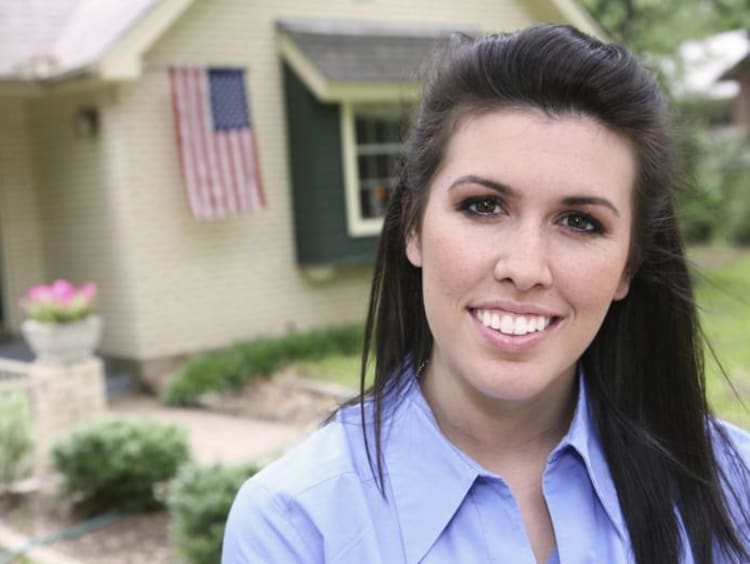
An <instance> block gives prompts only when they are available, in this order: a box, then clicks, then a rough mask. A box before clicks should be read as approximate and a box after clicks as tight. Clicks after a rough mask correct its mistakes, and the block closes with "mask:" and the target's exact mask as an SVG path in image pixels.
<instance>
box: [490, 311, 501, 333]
mask: <svg viewBox="0 0 750 564" xmlns="http://www.w3.org/2000/svg"><path fill="white" fill-rule="evenodd" d="M490 327H492V328H493V329H500V316H499V315H498V314H497V313H493V314H492V318H491V319H490Z"/></svg>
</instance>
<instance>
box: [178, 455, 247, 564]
mask: <svg viewBox="0 0 750 564" xmlns="http://www.w3.org/2000/svg"><path fill="white" fill-rule="evenodd" d="M256 471H257V469H256V468H255V467H253V466H248V467H234V468H225V467H221V466H215V467H213V468H200V467H198V466H196V465H193V464H186V465H185V466H183V467H182V468H181V469H180V471H179V473H178V475H177V478H175V480H174V481H173V482H172V484H171V485H170V488H169V493H168V495H167V507H168V509H169V515H170V518H171V525H170V533H171V537H172V543H173V545H174V546H175V547H176V549H177V551H178V552H179V553H180V555H181V556H182V557H184V558H185V560H186V561H187V562H190V563H191V564H204V563H205V564H214V563H216V562H219V561H220V560H221V542H222V539H223V537H224V526H225V523H226V520H227V515H228V514H229V508H230V507H231V505H232V500H234V496H235V495H236V494H237V490H238V489H239V488H240V486H241V485H242V483H243V482H244V481H245V480H246V479H247V478H249V477H250V476H252V475H253V474H254V473H255V472H256Z"/></svg>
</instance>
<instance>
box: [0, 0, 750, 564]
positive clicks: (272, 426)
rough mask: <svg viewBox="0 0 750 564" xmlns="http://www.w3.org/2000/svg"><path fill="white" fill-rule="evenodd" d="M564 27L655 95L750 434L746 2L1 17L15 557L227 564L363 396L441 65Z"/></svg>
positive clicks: (286, 2)
mask: <svg viewBox="0 0 750 564" xmlns="http://www.w3.org/2000/svg"><path fill="white" fill-rule="evenodd" d="M546 21H556V22H563V23H568V24H572V25H575V26H577V27H579V28H581V29H582V30H584V31H586V32H588V33H590V34H593V35H595V36H598V37H601V38H603V39H606V40H611V41H615V42H621V43H624V44H625V45H627V46H628V47H629V48H630V49H632V50H633V51H635V52H636V53H637V54H638V55H639V57H641V59H642V60H643V61H644V62H645V63H646V64H647V65H648V66H649V67H650V68H651V69H653V71H654V72H655V73H656V74H657V76H658V78H659V81H660V83H661V84H662V86H663V88H664V91H665V93H666V95H667V97H668V98H669V100H670V102H671V104H672V106H673V108H674V110H675V121H676V125H677V127H676V132H675V133H676V135H677V136H678V138H679V145H680V158H681V159H682V162H683V164H684V169H685V176H684V178H683V179H682V182H681V189H680V192H679V194H678V203H679V211H680V221H681V223H682V225H683V228H684V233H685V236H686V239H687V244H688V254H689V257H690V259H691V265H692V272H693V276H694V280H695V283H696V290H697V299H698V303H699V306H700V310H701V319H702V323H703V328H704V332H705V334H706V337H707V338H708V342H709V343H710V345H711V346H710V347H709V349H707V354H708V358H709V361H708V365H707V378H708V390H709V395H710V400H711V404H712V406H713V407H714V409H715V411H716V412H717V413H718V414H719V415H720V416H722V417H724V418H727V419H729V420H730V421H733V422H734V423H737V424H739V425H742V426H745V427H748V428H750V416H749V415H748V411H747V409H746V408H745V407H744V406H743V403H742V400H743V399H744V400H747V398H748V397H750V346H749V345H748V340H749V339H748V327H750V298H748V288H750V247H749V245H750V35H748V29H750V2H748V0H580V1H578V2H576V1H574V0H466V1H464V2H449V1H445V0H439V1H435V0H413V1H411V2H403V1H401V0H327V1H320V2H309V1H308V0H281V1H277V2H273V3H270V2H259V1H255V0H248V1H242V2H240V1H238V0H210V1H209V0H129V1H128V2H120V1H117V0H54V1H53V0H0V500H5V501H2V502H1V503H3V504H5V505H2V506H1V507H0V509H2V510H4V509H7V510H8V513H6V515H7V519H5V518H4V520H0V551H1V550H2V547H5V548H6V549H8V550H9V552H8V553H7V554H8V555H9V556H7V557H5V558H8V559H6V560H3V558H4V557H3V556H2V553H1V552H0V562H6V561H11V560H12V559H20V558H22V556H21V555H22V554H24V555H26V556H23V557H24V558H31V561H37V560H38V561H40V562H42V561H45V560H44V553H42V555H41V556H40V555H39V551H38V550H37V549H32V545H53V546H54V547H56V549H58V550H59V551H61V552H62V554H64V555H66V556H67V557H68V558H70V559H72V560H71V561H78V562H98V561H100V560H101V561H102V562H105V561H106V562H170V561H183V560H184V561H187V562H215V561H216V559H217V557H218V556H217V554H218V553H217V551H218V550H219V548H218V547H219V543H220V536H221V531H222V530H223V529H222V527H223V520H224V519H225V516H226V511H227V509H228V504H229V503H230V502H231V498H232V496H233V494H234V491H236V488H237V487H238V485H239V483H241V481H242V480H243V479H244V478H245V477H247V476H248V475H249V474H250V473H252V472H254V471H255V469H257V467H258V466H259V465H260V464H262V463H263V462H264V461H266V460H268V459H270V458H272V457H273V456H276V455H278V454H279V453H280V452H283V450H284V449H285V448H287V447H288V446H289V445H290V444H293V443H294V442H296V441H297V440H299V438H300V437H301V436H304V434H305V433H306V432H308V431H309V430H310V429H311V428H314V427H315V426H316V425H317V424H319V423H320V421H322V420H323V419H324V418H325V416H326V415H327V414H328V413H329V412H330V410H331V409H333V407H334V406H335V405H336V404H337V403H338V402H340V401H343V400H345V399H346V398H348V397H351V395H352V394H353V393H354V391H355V390H356V389H357V388H358V386H359V350H360V346H361V342H362V323H363V321H364V317H365V313H366V304H367V300H368V297H369V283H370V276H371V274H372V266H373V261H374V254H375V247H376V243H377V235H378V232H379V229H380V226H381V224H382V216H383V213H384V210H385V207H386V205H387V203H388V199H389V195H390V193H391V191H392V190H393V187H394V183H395V181H396V167H397V163H398V159H399V155H400V154H401V151H402V143H403V135H404V131H405V127H406V125H407V124H408V119H409V111H410V109H411V108H413V106H414V104H415V103H416V102H417V101H418V97H419V85H418V82H417V79H416V77H417V72H418V69H419V67H420V65H421V64H422V63H423V61H424V60H425V59H426V58H427V57H428V56H429V54H430V53H431V52H432V51H433V50H434V49H435V48H436V47H437V46H439V45H440V44H441V43H443V42H445V41H447V40H448V38H449V37H450V36H451V34H453V33H455V32H457V31H458V32H463V33H468V34H480V33H485V32H494V31H510V30H514V29H518V28H521V27H524V26H528V25H532V24H535V23H540V22H546ZM56 280H59V281H61V282H59V283H57V284H52V283H53V282H54V281H56ZM62 281H65V282H62ZM40 304H41V305H40ZM73 333H75V334H76V335H77V336H75V337H73V336H71V335H72V334H73ZM82 335H83V336H82ZM81 339H82V340H83V341H85V342H88V343H89V346H88V349H86V348H85V347H84V348H83V349H76V351H73V352H71V351H69V350H62V351H61V350H57V349H55V350H50V349H49V348H46V349H45V348H44V347H49V346H51V345H50V343H52V344H55V343H57V344H55V345H54V346H58V344H59V343H61V342H63V341H65V342H68V341H71V340H73V341H76V342H79V341H81ZM87 339H88V341H87ZM79 344H80V343H79ZM53 348H54V347H53ZM713 352H715V353H716V354H715V356H714V354H713ZM59 354H62V355H63V356H62V357H59V356H58V357H55V356H54V355H59ZM92 354H93V356H92ZM48 355H53V356H48ZM60 358H63V360H62V361H61V360H60ZM715 358H718V359H719V361H720V362H717V361H716V360H715ZM45 359H46V360H45ZM50 359H52V360H50ZM55 359H57V360H55ZM99 359H101V360H102V361H103V362H100V361H99ZM35 360H36V362H34V361H35ZM42 360H44V362H41V361H42ZM111 416H116V417H117V418H118V419H117V420H118V421H119V423H118V424H116V425H112V424H108V425H104V426H99V427H97V426H94V427H93V428H88V430H87V433H88V434H83V435H73V434H71V433H73V430H74V429H78V428H79V425H81V424H86V425H94V424H96V423H97V422H99V421H102V420H104V419H105V418H109V417H111ZM145 420H148V421H150V422H151V423H150V424H149V425H151V426H148V425H147V426H146V427H137V426H136V427H133V426H132V425H133V424H135V423H141V422H143V421H145ZM164 426H167V427H166V430H165V427H164ZM170 429H171V430H170ZM174 429H177V430H176V431H174V432H173V431H172V430H174ZM92 444H97V445H102V444H104V445H106V448H108V449H112V450H111V451H107V452H108V453H109V454H107V455H104V454H102V452H103V451H97V452H99V454H98V455H92V454H91V452H93V451H92V450H91V448H93V447H91V445H92ZM159 445H161V446H159ZM96 448H104V447H96ZM151 449H155V450H151ZM134 452H135V453H141V454H140V455H137V456H134V457H132V458H128V456H129V455H128V454H123V453H130V454H132V453H134ZM144 452H148V453H151V454H148V455H144V454H142V453H144ZM103 459H107V460H115V461H117V460H119V461H120V465H119V466H117V464H115V465H114V466H113V467H109V466H107V465H104V464H103V463H102V461H103ZM156 461H158V462H156ZM86 464H88V466H86ZM217 464H218V465H221V466H215V465H217ZM84 468H85V470H84ZM105 473H106V474H107V476H108V477H107V476H103V474H105ZM50 476H53V477H54V476H57V480H58V481H59V480H62V483H63V484H64V487H63V488H62V490H59V489H56V488H52V489H51V490H49V488H47V487H46V486H44V485H43V484H45V483H46V482H45V481H44V480H45V479H47V478H49V477H50ZM94 476H95V478H94ZM113 476H114V478H113ZM175 476H177V478H175ZM29 477H31V482H28V481H26V482H24V480H25V479H27V478H29ZM84 478H85V479H84ZM99 479H101V480H103V482H102V483H103V484H105V485H103V486H101V489H96V488H92V487H89V486H86V484H87V483H88V484H95V483H98V482H97V480H99ZM35 480H36V481H35ZM106 480H110V482H107V481H106ZM53 481H54V480H53ZM19 483H20V484H21V485H20V486H19ZM112 483H114V484H115V485H116V486H117V487H110V486H112ZM133 483H138V484H142V483H145V484H147V488H146V489H145V490H138V491H135V493H134V491H133V490H130V489H127V488H124V487H123V484H133ZM40 484H41V485H40ZM166 484H171V485H169V486H167V485H166ZM3 488H5V489H3ZM108 488H109V489H108ZM61 491H62V492H67V493H60V492H61ZM217 491H220V492H223V493H222V494H221V495H215V492H217ZM2 492H6V493H7V492H11V493H13V492H15V493H13V495H11V497H10V498H8V496H6V495H5V494H3V493H2ZM19 492H21V493H19ZM50 492H52V493H50ZM102 492H106V493H102ZM14 496H15V497H14ZM19 496H20V497H19ZM11 498H12V501H8V499H11ZM61 500H67V501H65V502H64V503H63V502H62V501H61ZM133 500H136V501H135V502H133ZM82 501H85V503H83V504H82V503H81V502H82ZM130 502H133V503H130ZM60 508H62V509H60ZM68 509H69V510H70V511H68ZM125 509H127V510H128V511H132V512H135V515H132V514H131V515H129V516H127V517H125V516H123V515H120V514H118V513H116V514H115V516H114V517H113V516H112V515H113V514H110V513H107V512H108V511H115V512H118V511H123V510H125ZM143 509H149V510H150V511H151V512H150V513H142V510H143ZM153 510H156V512H155V513H154V512H153ZM102 515H109V517H108V519H109V520H107V519H105V520H104V521H92V520H93V519H96V518H98V517H101V516H102ZM3 523H6V524H10V525H12V527H10V528H9V529H4V528H3V526H4V525H3ZM76 527H78V528H77V529H76ZM71 530H74V531H75V534H74V533H71ZM8 531H10V532H8ZM13 531H15V533H13ZM60 531H67V533H66V534H63V535H61V534H60ZM207 531H210V532H207ZM16 533H18V535H20V536H16V537H14V536H13V534H16ZM8 535H10V536H8ZM63 538H65V539H68V540H62V539H63ZM19 539H20V540H19ZM33 539H36V540H34V541H33V542H32V540H33ZM40 539H42V540H43V542H41V541H40ZM36 541H40V542H36ZM134 546H135V547H138V549H137V550H136V549H135V548H133V547H134ZM37 548H38V547H37ZM13 551H15V552H13ZM35 551H36V552H35ZM32 553H34V554H35V555H34V556H33V558H32V556H30V554H32ZM58 556H59V555H58Z"/></svg>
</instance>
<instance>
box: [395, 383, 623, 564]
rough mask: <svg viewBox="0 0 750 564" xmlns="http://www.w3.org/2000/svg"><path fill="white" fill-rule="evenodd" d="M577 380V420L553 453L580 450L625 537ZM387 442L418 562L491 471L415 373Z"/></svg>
mask: <svg viewBox="0 0 750 564" xmlns="http://www.w3.org/2000/svg"><path fill="white" fill-rule="evenodd" d="M578 381H579V386H578V390H579V392H578V403H577V405H576V410H575V414H574V416H573V420H572V422H571V425H570V428H569V429H568V432H567V433H566V435H565V436H564V437H563V439H562V440H561V441H560V443H559V444H558V446H557V447H556V448H555V449H554V450H553V452H552V454H551V455H550V458H551V457H553V456H563V455H564V454H565V452H566V450H567V449H566V447H568V446H570V447H571V448H573V449H574V450H575V451H576V452H577V453H578V454H579V455H580V457H581V459H582V461H583V463H584V465H585V468H586V470H587V473H588V476H589V479H590V480H591V483H592V486H593V488H594V491H595V492H596V495H597V497H598V498H599V501H600V503H601V504H602V506H603V508H604V510H605V511H606V513H607V515H608V517H609V519H610V521H611V522H612V524H613V525H614V527H615V529H616V530H617V533H618V535H619V536H620V537H621V538H622V539H623V540H624V539H627V535H626V528H625V525H624V520H623V517H622V513H621V510H620V505H619V501H618V497H617V491H616V490H615V487H614V483H613V482H612V477H611V475H610V473H609V467H608V465H607V461H606V459H605V457H604V452H603V451H602V447H601V443H600V441H599V435H598V432H597V430H596V425H595V423H594V421H593V419H592V417H591V413H590V410H589V405H588V398H587V394H586V386H585V379H584V378H583V375H582V374H580V375H579V378H578ZM383 445H384V461H385V472H386V474H387V475H388V480H389V482H390V489H391V491H390V492H389V495H391V496H392V501H393V503H394V504H395V506H396V508H397V511H398V516H399V517H398V518H399V521H400V525H401V530H402V534H403V541H404V549H405V552H406V561H407V562H418V561H419V560H421V559H422V558H423V557H424V555H425V554H426V553H427V552H428V550H429V549H430V547H431V546H432V545H433V544H434V543H435V541H436V540H437V539H438V537H439V536H440V534H441V533H442V532H443V530H444V529H445V527H446V526H447V525H448V523H449V522H450V520H451V518H452V517H453V515H454V514H455V513H456V511H457V510H458V508H459V507H460V505H461V503H462V502H463V500H464V498H465V497H466V495H467V494H468V492H469V490H470V489H471V487H472V485H473V484H474V481H475V480H476V479H477V477H478V476H480V475H483V474H484V475H489V474H490V473H489V472H486V471H484V470H483V469H482V468H481V466H479V464H477V463H476V462H475V461H473V460H472V459H470V458H469V457H468V456H467V455H465V454H464V453H463V452H461V451H460V450H458V448H456V447H455V446H454V445H453V444H452V443H450V442H449V441H448V440H447V439H446V438H445V436H444V435H443V434H442V432H441V431H440V428H439V427H438V424H437V421H436V420H435V417H434V415H433V414H432V410H431V409H430V407H429V405H428V404H427V401H426V400H425V398H424V396H423V395H422V390H421V388H420V386H419V385H418V383H417V381H416V378H414V377H412V378H411V382H410V383H409V384H407V385H406V387H405V388H404V390H403V394H402V395H401V400H400V404H399V405H398V407H396V409H395V411H394V412H393V414H392V417H389V421H388V423H386V424H384V427H383Z"/></svg>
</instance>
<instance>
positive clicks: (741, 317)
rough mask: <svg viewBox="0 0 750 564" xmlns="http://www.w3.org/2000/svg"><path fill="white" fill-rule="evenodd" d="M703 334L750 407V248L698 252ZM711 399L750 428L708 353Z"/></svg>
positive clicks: (748, 419)
mask: <svg viewBox="0 0 750 564" xmlns="http://www.w3.org/2000/svg"><path fill="white" fill-rule="evenodd" d="M690 256H691V258H692V259H693V261H694V262H695V264H696V265H697V267H698V273H699V274H698V276H697V277H696V281H697V288H696V289H697V298H698V305H699V307H700V314H701V322H702V324H703V330H704V332H705V334H706V336H707V337H708V340H709V342H710V343H711V345H712V346H713V348H714V350H715V351H716V355H717V357H718V358H719V360H720V362H721V364H722V365H723V367H724V370H725V371H726V373H727V375H728V376H729V378H730V380H731V382H732V384H733V385H734V388H735V389H736V391H737V395H739V398H740V399H741V400H742V401H744V402H746V404H747V405H748V407H750V339H749V337H750V295H749V294H748V289H750V250H745V251H737V250H736V249H694V250H692V251H691V253H690ZM706 379H707V382H708V392H709V401H710V402H711V405H712V406H713V408H714V410H715V412H716V413H717V414H718V415H719V416H720V417H723V418H725V419H728V420H730V421H732V422H734V423H736V424H738V425H740V426H742V427H745V428H748V429H750V412H749V411H748V409H746V408H745V407H743V405H742V403H741V402H740V400H739V399H738V398H737V396H736V395H735V393H734V392H733V391H732V387H731V386H730V385H729V383H728V382H727V381H726V380H725V378H724V376H723V375H722V374H721V371H720V370H719V367H718V365H717V364H716V362H714V361H713V359H712V358H711V355H710V353H708V352H707V354H706Z"/></svg>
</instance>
